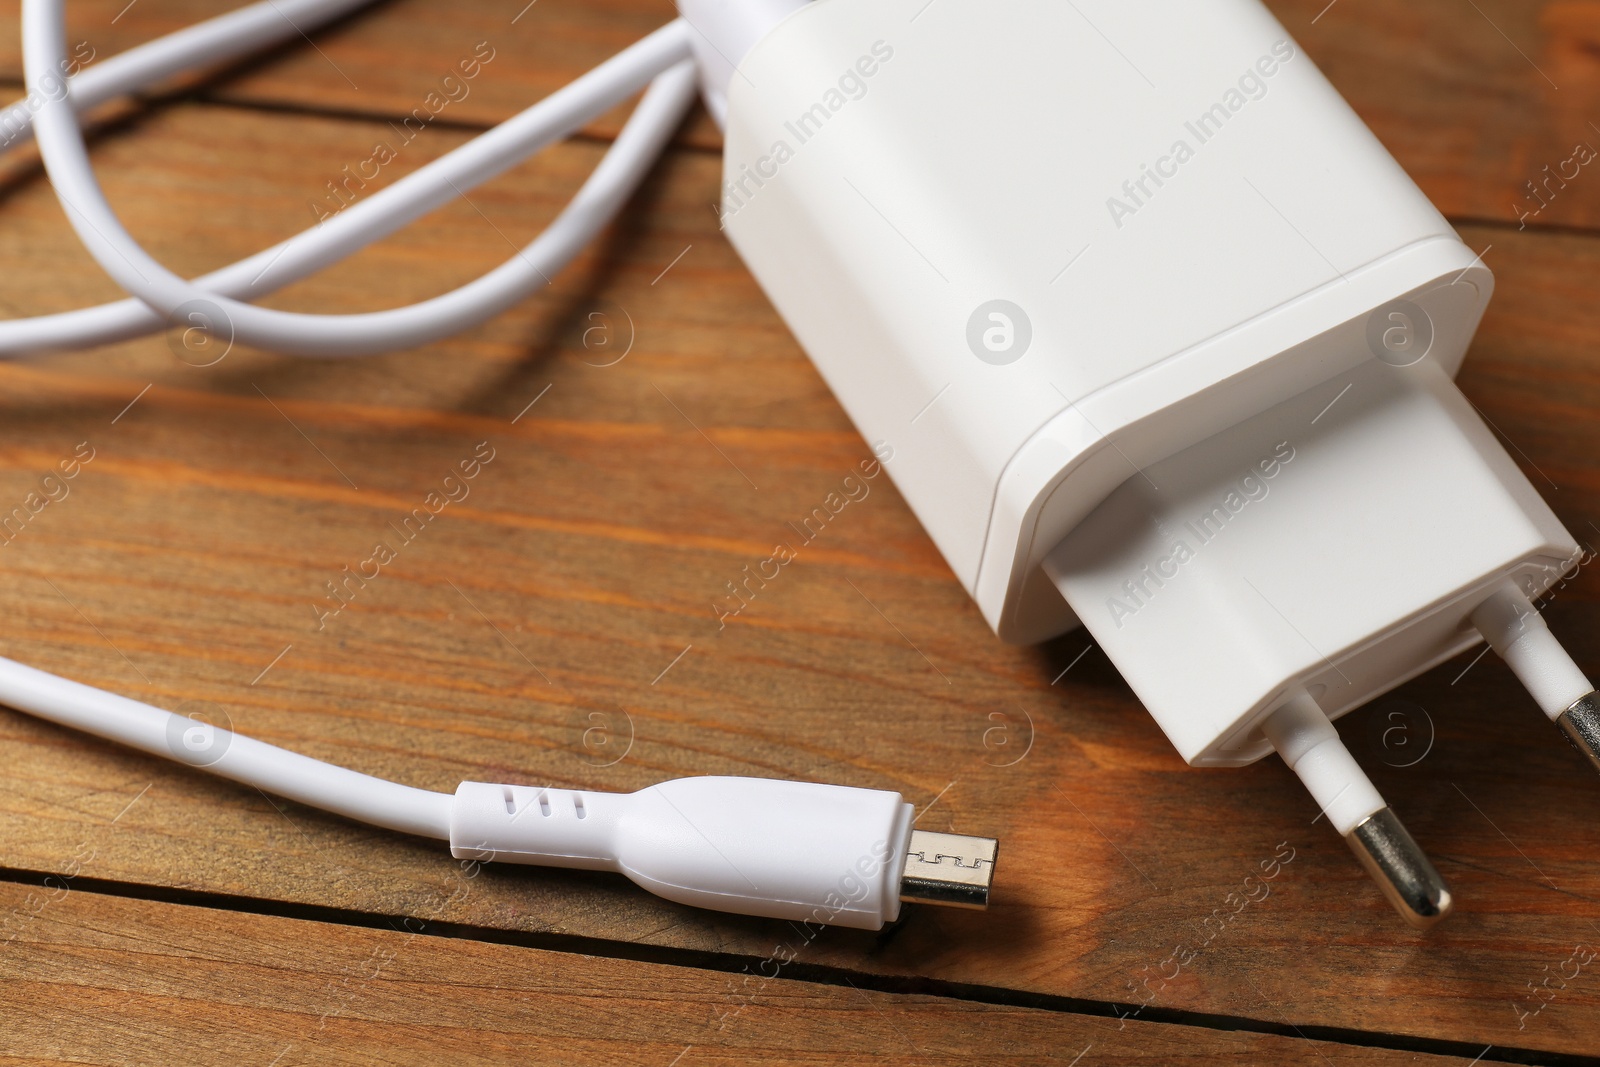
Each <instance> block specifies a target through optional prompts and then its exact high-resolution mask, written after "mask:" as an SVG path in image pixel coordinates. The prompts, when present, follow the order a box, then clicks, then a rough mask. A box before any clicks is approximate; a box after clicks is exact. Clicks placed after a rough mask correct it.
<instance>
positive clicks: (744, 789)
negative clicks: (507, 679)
mask: <svg viewBox="0 0 1600 1067" xmlns="http://www.w3.org/2000/svg"><path fill="white" fill-rule="evenodd" d="M911 818H912V808H911V805H910V804H907V803H905V802H904V801H903V800H902V799H901V798H900V794H898V793H891V792H886V791H883V790H878V789H854V788H850V787H846V786H836V785H818V784H814V783H809V782H783V781H776V780H772V779H765V778H725V777H703V778H679V779H676V780H673V781H668V782H662V783H660V784H659V785H653V786H651V787H649V788H648V789H641V790H640V791H638V792H637V793H596V792H586V791H582V790H574V789H542V788H534V787H531V786H513V785H492V784H488V783H485V782H463V783H461V786H460V788H458V789H457V790H456V800H455V809H454V812H453V814H452V816H451V820H450V853H451V855H453V856H455V857H456V858H457V859H476V860H499V861H502V862H512V863H535V864H540V865H543V866H551V867H581V868H586V869H590V870H608V871H620V872H621V873H623V874H625V875H627V876H628V877H629V878H630V879H632V880H633V881H634V882H636V883H638V884H639V885H641V886H643V887H644V888H646V889H648V890H650V891H651V892H652V893H655V894H656V895H657V896H662V897H666V898H667V899H668V900H675V901H677V902H678V903H680V904H691V905H694V906H695V907H700V908H713V909H716V910H718V911H727V912H734V913H736V914H740V915H765V916H770V917H773V918H779V919H792V920H797V921H801V922H813V923H819V924H824V925H832V926H849V927H856V928H858V929H865V930H876V929H878V928H880V927H882V926H883V925H884V923H887V922H892V921H893V920H894V919H895V918H896V917H898V916H899V914H900V878H901V875H902V874H903V873H904V871H905V865H906V850H907V846H908V844H909V842H910V840H911Z"/></svg>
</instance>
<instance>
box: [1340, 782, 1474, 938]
mask: <svg viewBox="0 0 1600 1067" xmlns="http://www.w3.org/2000/svg"><path fill="white" fill-rule="evenodd" d="M1344 839H1345V840H1346V841H1347V842H1349V844H1350V849H1351V851H1353V852H1354V853H1355V854H1356V858H1357V859H1359V860H1360V861H1361V865H1362V866H1363V867H1365V868H1366V869H1367V873H1368V874H1370V875H1372V877H1373V879H1374V880H1376V881H1377V883H1378V885H1379V887H1380V888H1382V889H1383V895H1384V896H1386V897H1388V898H1389V903H1391V904H1393V905H1394V908H1395V910H1396V911H1398V912H1399V913H1400V915H1401V917H1402V918H1404V919H1405V921H1406V922H1408V923H1410V924H1411V925H1412V926H1414V927H1416V928H1417V929H1419V930H1426V929H1427V928H1428V927H1430V926H1432V925H1433V924H1434V923H1437V922H1438V921H1439V920H1440V919H1443V918H1444V917H1445V916H1447V915H1449V914H1450V910H1451V908H1453V907H1454V906H1455V900H1454V899H1453V898H1452V897H1451V895H1450V887H1449V886H1447V885H1445V881H1444V878H1443V877H1442V876H1441V875H1440V874H1439V872H1438V870H1437V869H1436V868H1435V867H1434V866H1433V863H1432V861H1430V860H1429V859H1428V857H1427V855H1426V854H1425V853H1424V852H1423V851H1422V849H1421V847H1420V846H1418V844H1417V842H1416V841H1415V840H1414V839H1413V838H1412V837H1411V835H1410V834H1409V833H1408V832H1407V831H1406V828H1405V827H1404V826H1403V825H1401V823H1400V820H1399V819H1398V818H1396V817H1395V814H1394V812H1392V811H1390V810H1389V809H1388V808H1380V809H1379V810H1378V811H1376V812H1374V813H1373V814H1371V815H1369V816H1367V817H1366V818H1365V819H1363V820H1362V821H1361V823H1360V824H1359V825H1357V826H1356V828H1355V829H1354V830H1351V831H1350V832H1349V833H1348V834H1345V835H1344Z"/></svg>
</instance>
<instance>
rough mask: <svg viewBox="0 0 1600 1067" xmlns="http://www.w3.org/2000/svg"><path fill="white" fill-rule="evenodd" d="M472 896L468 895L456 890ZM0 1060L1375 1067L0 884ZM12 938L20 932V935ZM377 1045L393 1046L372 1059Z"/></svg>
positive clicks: (807, 987)
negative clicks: (4, 925) (1, 928)
mask: <svg viewBox="0 0 1600 1067" xmlns="http://www.w3.org/2000/svg"><path fill="white" fill-rule="evenodd" d="M465 888H466V891H469V892H470V888H471V887H470V883H467V884H466V885H465ZM0 914H5V915H7V916H8V917H9V919H10V922H9V925H10V926H11V927H14V928H15V931H14V935H13V936H11V937H9V938H8V939H7V940H6V941H5V942H3V943H0V979H3V980H0V1019H3V1020H4V1024H5V1025H4V1026H3V1027H0V1062H3V1063H7V1064H12V1063H19V1062H28V1063H74V1064H80V1063H88V1064H106V1065H112V1064H125V1063H194V1062H198V1061H199V1060H200V1059H201V1058H205V1059H206V1060H207V1061H208V1062H214V1061H217V1060H220V1059H221V1058H222V1057H223V1056H226V1057H227V1058H228V1060H229V1062H232V1063H237V1064H261V1065H266V1064H276V1065H278V1067H294V1065H298V1064H312V1063H316V1064H323V1063H372V1062H374V1060H375V1059H376V1058H378V1057H379V1056H381V1059H382V1062H384V1063H389V1064H422V1065H432V1064H437V1063H439V1062H441V1058H444V1059H445V1060H447V1062H450V1063H458V1064H500V1063H519V1064H530V1065H544V1064H576V1065H582V1067H591V1065H593V1064H599V1063H605V1064H641V1065H649V1067H664V1065H667V1064H682V1065H683V1067H696V1065H699V1064H705V1063H732V1064H746V1063H751V1062H760V1063H771V1064H819V1063H860V1062H864V1061H865V1060H867V1059H868V1058H870V1059H871V1060H872V1061H873V1062H874V1063H884V1064H929V1063H948V1064H958V1063H959V1064H970V1063H984V1064H996V1065H1013V1064H1014V1065H1023V1064H1046V1063H1054V1064H1064V1063H1069V1062H1074V1063H1075V1062H1078V1059H1075V1058H1074V1057H1079V1058H1081V1059H1082V1061H1083V1062H1085V1063H1091V1062H1092V1063H1118V1064H1170V1063H1174V1062H1180V1061H1181V1062H1183V1063H1185V1064H1224V1063H1226V1064H1276V1063H1285V1062H1289V1061H1291V1060H1299V1059H1300V1058H1302V1057H1308V1056H1317V1055H1326V1054H1328V1053H1333V1054H1336V1055H1338V1056H1339V1058H1340V1059H1339V1062H1341V1063H1348V1064H1361V1065H1370V1067H1385V1065H1389V1064H1400V1063H1423V1064H1428V1065H1438V1067H1444V1065H1446V1064H1465V1063H1467V1062H1468V1060H1467V1059H1466V1058H1464V1057H1461V1058H1458V1057H1453V1056H1435V1055H1422V1056H1417V1055H1414V1054H1412V1053H1408V1052H1400V1051H1394V1050H1386V1049H1375V1048H1351V1047H1348V1046H1342V1045H1339V1044H1336V1043H1334V1042H1329V1041H1313V1040H1306V1039H1301V1038H1298V1037H1292V1036H1291V1037H1280V1036H1276V1035H1266V1034H1246V1033H1229V1032H1224V1031H1218V1030H1208V1029H1201V1028H1198V1027H1193V1026H1174V1025H1162V1024H1155V1023H1145V1022H1138V1021H1134V1022H1129V1023H1126V1024H1123V1025H1119V1024H1118V1023H1117V1022H1116V1021H1114V1020H1108V1019H1101V1018H1092V1017H1088V1016H1083V1015H1074V1014H1069V1013H1062V1012H1049V1011H1041V1010H1037V1009H1030V1008H1021V1007H1009V1006H1001V1005H993V1004H981V1003H973V1002H970V1001H962V1000H956V999H952V998H949V997H935V996H925V995H916V994H891V993H885V992H880V991H876V990H871V989H861V988H856V987H852V986H851V985H822V984H817V983H813V982H798V981H792V980H790V979H788V978H784V977H775V978H769V977H766V974H767V972H765V971H760V972H758V971H755V970H752V971H751V972H749V973H739V972H735V973H728V974H719V973H716V972H713V971H706V970H702V969H699V968H688V967H674V966H667V965H663V964H655V963H637V962H627V961H619V960H609V959H600V958H595V957H590V956H580V955H576V954H573V953H565V952H547V951H540V950H537V949H529V948H517V947H511V946H506V945H493V944H484V943H482V942H476V941H471V940H464V939H460V938H447V937H438V936H433V935H432V934H430V933H429V932H427V931H426V930H425V928H423V927H422V926H420V924H419V925H418V926H416V927H409V926H405V925H403V924H398V925H397V928H396V929H363V928H359V927H352V926H348V925H337V924H328V923H318V922H310V921H304V920H296V919H285V918H275V917H267V916H260V915H251V914H244V913H239V912H234V911H226V910H217V909H212V908H203V907H182V906H178V905H174V904H162V903H150V902H145V901H138V900H123V899H117V898H115V897H107V896H99V895H95V894H92V893H88V892H76V891H73V890H72V889H71V888H70V885H58V886H54V887H51V888H45V887H42V886H41V887H31V888H30V887H25V886H16V885H0ZM9 932H10V931H8V933H9ZM380 1050H381V1051H380Z"/></svg>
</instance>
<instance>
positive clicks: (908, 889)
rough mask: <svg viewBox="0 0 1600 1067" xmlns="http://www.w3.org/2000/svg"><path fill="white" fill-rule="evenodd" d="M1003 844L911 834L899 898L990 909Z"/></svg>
mask: <svg viewBox="0 0 1600 1067" xmlns="http://www.w3.org/2000/svg"><path fill="white" fill-rule="evenodd" d="M999 852H1000V842H998V841H996V840H995V839H994V838H992V837H968V836H966V835H965V834H938V833H933V832H932V831H929V830H913V831H911V843H910V845H908V846H907V848H906V870H905V874H903V875H901V876H900V899H901V900H905V901H911V902H913V903H918V904H943V905H945V906H946V907H953V908H976V909H979V910H981V909H983V908H987V907H988V906H989V886H990V884H991V883H992V882H993V881H994V861H995V857H996V856H997V855H999Z"/></svg>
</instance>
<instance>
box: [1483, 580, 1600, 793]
mask: <svg viewBox="0 0 1600 1067" xmlns="http://www.w3.org/2000/svg"><path fill="white" fill-rule="evenodd" d="M1472 624H1473V625H1474V626H1476V627H1477V628H1478V632H1479V633H1481V634H1483V637H1484V640H1486V641H1488V642H1489V645H1490V647H1492V648H1493V649H1494V650H1495V651H1496V652H1497V653H1499V654H1500V658H1501V659H1503V660H1505V661H1506V666H1508V667H1510V668H1511V672H1512V673H1513V674H1515V675H1516V676H1517V680H1518V681H1520V682H1521V683H1522V685H1523V687H1524V688H1526V689H1527V690H1528V694H1529V695H1530V696H1532V697H1533V699H1534V702H1535V703H1537V704H1538V705H1539V709H1540V710H1541V711H1543V712H1544V713H1545V715H1546V717H1548V718H1549V719H1550V721H1552V722H1554V723H1555V724H1556V725H1557V726H1559V727H1560V728H1561V732H1562V733H1564V734H1566V735H1567V738H1568V739H1569V740H1570V741H1571V742H1572V743H1573V744H1574V745H1576V746H1577V748H1578V751H1579V752H1582V753H1583V754H1584V755H1585V756H1586V757H1588V760H1589V762H1590V764H1592V765H1593V766H1594V768H1595V769H1596V770H1600V694H1597V693H1596V692H1595V690H1594V686H1593V685H1591V684H1590V682H1589V679H1588V677H1587V676H1586V675H1585V674H1584V673H1583V671H1582V670H1581V669H1579V667H1578V665H1577V664H1576V663H1574V662H1573V661H1572V657H1571V656H1569V655H1567V650H1566V649H1564V648H1562V647H1561V642H1560V641H1558V640H1557V639H1556V635H1555V634H1553V633H1551V632H1550V627H1549V626H1548V625H1546V624H1545V621H1544V617H1543V616H1542V615H1540V614H1539V612H1538V609H1536V608H1535V607H1534V606H1533V604H1532V603H1530V602H1529V600H1528V598H1527V597H1525V596H1523V595H1522V592H1521V590H1519V589H1518V588H1517V587H1516V586H1515V585H1513V584H1512V583H1511V582H1507V583H1505V585H1503V586H1501V587H1500V589H1499V590H1498V591H1496V592H1495V594H1494V595H1493V596H1491V597H1489V599H1487V600H1485V601H1484V602H1483V603H1482V604H1481V605H1479V607H1478V610H1477V611H1475V612H1473V613H1472Z"/></svg>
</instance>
